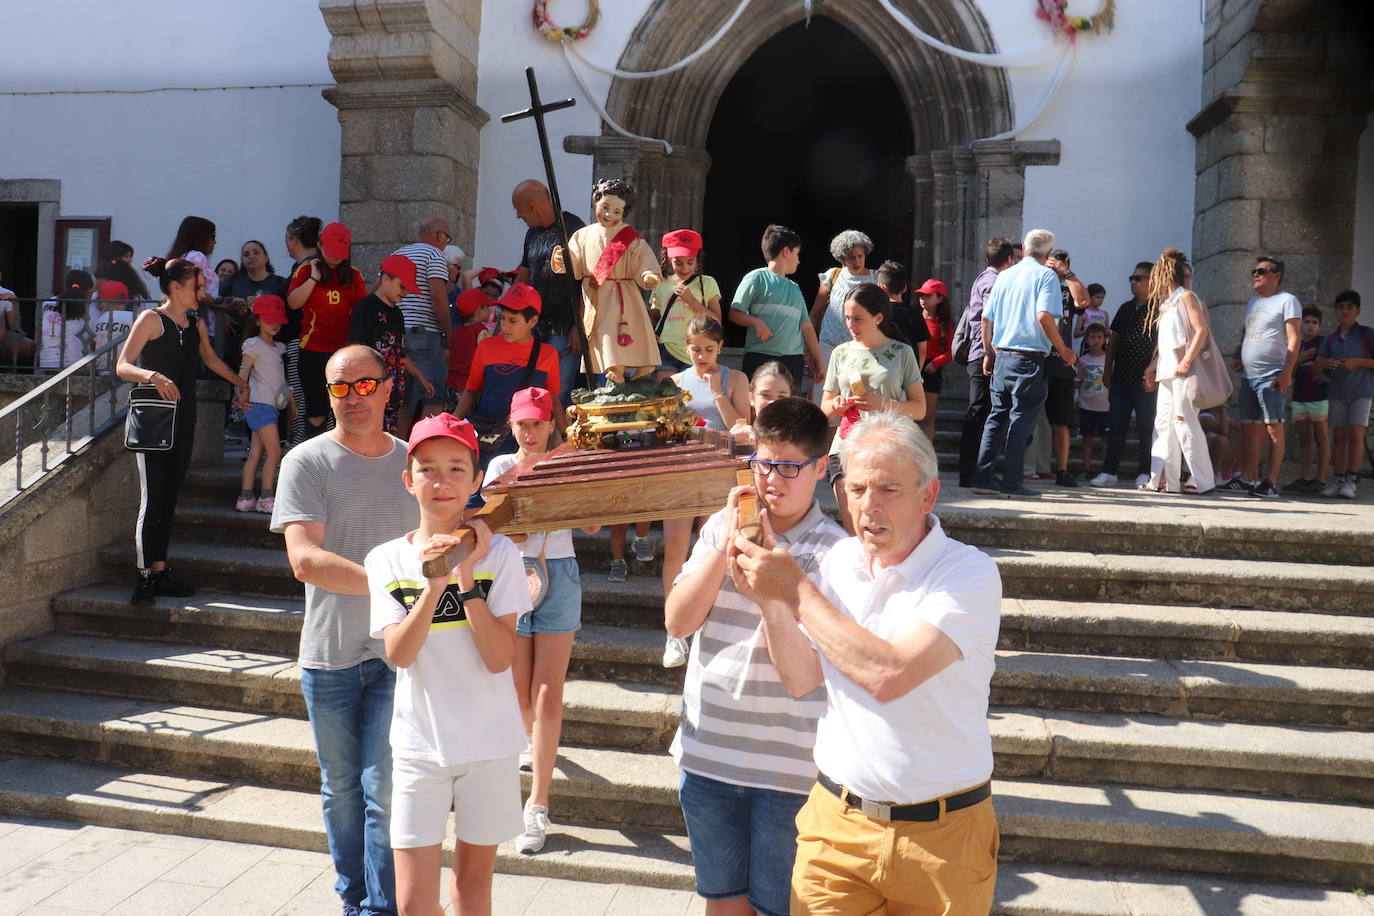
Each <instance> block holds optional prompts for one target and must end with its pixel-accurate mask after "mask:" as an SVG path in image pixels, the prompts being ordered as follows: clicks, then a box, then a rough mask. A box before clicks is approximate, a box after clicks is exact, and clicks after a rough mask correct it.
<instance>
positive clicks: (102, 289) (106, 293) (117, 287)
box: [96, 280, 129, 299]
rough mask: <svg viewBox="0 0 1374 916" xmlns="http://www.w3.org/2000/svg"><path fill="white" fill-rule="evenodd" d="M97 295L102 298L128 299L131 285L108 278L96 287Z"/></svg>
mask: <svg viewBox="0 0 1374 916" xmlns="http://www.w3.org/2000/svg"><path fill="white" fill-rule="evenodd" d="M96 290H97V291H96V296H97V298H100V299H128V298H129V287H127V286H125V285H124V284H123V283H120V282H119V281H118V280H106V281H104V282H103V283H101V284H100V286H98V287H96Z"/></svg>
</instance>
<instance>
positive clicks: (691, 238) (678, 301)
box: [649, 229, 721, 378]
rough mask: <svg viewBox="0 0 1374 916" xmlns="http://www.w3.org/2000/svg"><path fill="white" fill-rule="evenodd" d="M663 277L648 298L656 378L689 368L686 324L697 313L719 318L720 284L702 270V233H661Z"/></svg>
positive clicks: (689, 231) (690, 358)
mask: <svg viewBox="0 0 1374 916" xmlns="http://www.w3.org/2000/svg"><path fill="white" fill-rule="evenodd" d="M662 263H663V276H664V278H665V280H666V282H664V283H660V284H659V285H658V286H656V287H654V291H653V293H651V294H650V297H649V308H650V309H651V310H652V312H653V318H654V331H655V333H657V334H658V350H659V359H660V363H659V366H658V374H659V378H667V377H668V376H670V375H672V374H673V373H674V372H681V371H682V370H684V369H687V368H690V367H691V365H692V357H691V355H690V354H689V353H688V352H687V325H689V324H691V323H692V319H693V318H695V317H697V316H698V315H710V316H711V317H712V318H714V319H716V321H720V320H721V317H720V286H719V285H718V284H717V283H716V281H715V279H714V278H712V277H708V276H706V274H704V273H703V272H702V270H701V236H700V235H698V234H697V233H695V232H693V231H692V230H691V229H674V230H673V231H672V232H669V233H668V234H667V235H665V236H663V258H662Z"/></svg>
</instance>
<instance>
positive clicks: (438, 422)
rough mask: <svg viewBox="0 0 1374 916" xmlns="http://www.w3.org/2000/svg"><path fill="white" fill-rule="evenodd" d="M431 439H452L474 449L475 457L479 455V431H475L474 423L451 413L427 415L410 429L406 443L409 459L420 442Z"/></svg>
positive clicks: (473, 454)
mask: <svg viewBox="0 0 1374 916" xmlns="http://www.w3.org/2000/svg"><path fill="white" fill-rule="evenodd" d="M430 439H452V440H453V441H454V442H458V443H461V444H463V445H466V446H467V447H468V448H470V449H472V456H473V458H474V459H475V458H476V457H477V433H476V432H474V431H473V429H472V424H471V423H469V422H468V421H467V420H460V419H458V418H457V417H455V416H454V415H453V414H451V413H441V414H438V415H437V416H433V417H425V418H424V419H423V420H421V421H420V422H419V423H416V424H415V427H414V428H413V429H411V431H410V441H409V442H408V443H406V458H407V459H409V458H410V456H411V455H413V454H414V453H415V449H416V448H418V447H419V446H420V443H422V442H428V441H429V440H430Z"/></svg>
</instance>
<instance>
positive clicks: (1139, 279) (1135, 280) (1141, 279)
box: [1126, 277, 1147, 283]
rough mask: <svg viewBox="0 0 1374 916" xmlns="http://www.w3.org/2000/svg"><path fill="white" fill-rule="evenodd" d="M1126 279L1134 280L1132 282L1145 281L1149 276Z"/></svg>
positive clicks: (1128, 278)
mask: <svg viewBox="0 0 1374 916" xmlns="http://www.w3.org/2000/svg"><path fill="white" fill-rule="evenodd" d="M1126 279H1127V280H1129V281H1130V282H1132V283H1144V282H1145V280H1146V279H1147V278H1145V277H1127V278H1126Z"/></svg>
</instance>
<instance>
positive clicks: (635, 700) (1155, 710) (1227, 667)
mask: <svg viewBox="0 0 1374 916" xmlns="http://www.w3.org/2000/svg"><path fill="white" fill-rule="evenodd" d="M997 656H998V657H997V668H996V671H995V672H994V674H993V678H992V689H991V699H992V702H993V703H994V704H997V705H1002V706H1029V707H1033V708H1036V709H1074V710H1082V711H1089V712H1110V713H1151V714H1155V715H1163V716H1171V717H1174V718H1180V719H1202V720H1211V719H1227V720H1234V721H1248V722H1272V723H1279V724H1287V725H1320V726H1331V727H1337V728H1374V671H1365V670H1352V669H1344V668H1317V667H1306V666H1297V665H1265V664H1256V663H1251V662H1230V661H1210V660H1193V659H1151V658H1126V657H1098V656H1091V655H1069V654H1063V653H1052V652H1022V651H1008V650H999V651H998V653H997ZM3 658H4V664H5V672H6V681H7V682H8V683H11V684H20V685H24V686H30V687H58V688H62V689H68V690H78V691H84V692H88V693H102V692H106V693H113V694H118V695H122V696H135V697H147V698H151V699H166V700H175V701H177V702H181V703H193V704H199V705H205V706H216V707H224V708H227V709H240V710H243V711H247V712H267V713H274V714H286V715H294V716H298V717H300V716H303V715H304V704H303V701H302V700H301V696H300V686H299V680H300V670H299V669H298V668H297V667H296V665H295V661H294V658H293V657H292V656H289V655H275V654H271V653H261V652H246V651H242V650H233V649H218V648H203V647H199V646H175V645H168V644H166V643H161V642H148V641H142V640H131V639H111V638H109V637H101V636H82V635H67V634H58V635H50V636H43V637H38V638H36V639H31V640H27V641H25V642H22V643H17V644H15V645H11V646H8V647H6V648H5V650H4V655H3ZM676 697H677V691H676V689H675V687H673V686H672V685H668V684H646V683H632V682H606V681H596V680H582V679H576V678H574V679H571V680H569V682H568V690H567V698H566V699H567V702H566V705H567V712H566V713H565V722H566V723H567V724H565V729H567V734H568V740H569V741H582V742H585V743H588V744H597V743H600V742H602V741H606V742H609V743H611V744H613V745H616V746H629V747H644V748H649V747H658V746H663V744H662V743H663V742H664V741H666V740H668V738H669V737H670V736H671V733H672V730H673V729H674V728H675V727H676V722H675V721H669V720H668V719H667V718H665V717H669V716H676V713H677V699H676ZM579 723H580V724H579ZM583 726H585V728H586V732H580V731H578V730H577V729H578V728H581V727H583Z"/></svg>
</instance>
